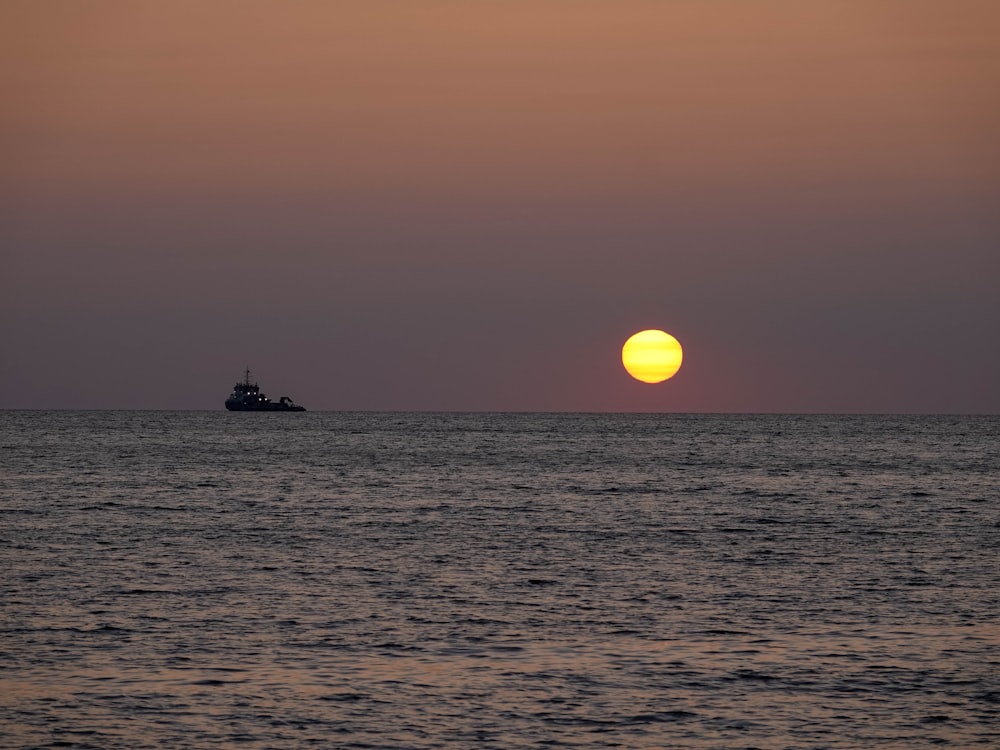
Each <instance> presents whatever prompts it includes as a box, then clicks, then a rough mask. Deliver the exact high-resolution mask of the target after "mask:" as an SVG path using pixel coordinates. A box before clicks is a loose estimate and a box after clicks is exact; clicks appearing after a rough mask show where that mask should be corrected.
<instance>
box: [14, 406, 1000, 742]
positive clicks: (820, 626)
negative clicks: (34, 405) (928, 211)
mask: <svg viewBox="0 0 1000 750" xmlns="http://www.w3.org/2000/svg"><path fill="white" fill-rule="evenodd" d="M998 551H1000V418H997V417H948V416H934V417H889V416H722V415H711V416H697V415H645V416H643V415H604V414H601V415H597V414H594V415H573V414H360V413H313V412H307V413H305V414H254V413H226V412H222V411H220V412H218V413H207V412H176V413H170V412H4V413H0V744H2V746H4V747H44V748H48V747H79V748H144V747H149V748H164V747H171V748H184V747H243V748H256V747H260V748H265V747H266V748H300V747H310V746H313V747H343V748H465V747H492V748H517V747H539V746H557V747H558V746H567V747H624V748H762V749H763V748H768V749H769V748H870V747H879V748H914V747H923V746H931V745H945V746H951V747H956V748H972V747H991V748H995V747H998V746H1000V568H998V560H1000V553H998Z"/></svg>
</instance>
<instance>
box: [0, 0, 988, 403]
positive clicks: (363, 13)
mask: <svg viewBox="0 0 1000 750" xmlns="http://www.w3.org/2000/svg"><path fill="white" fill-rule="evenodd" d="M998 91H1000V6H998V5H997V4H996V3H993V2H973V1H971V0H957V1H956V2H950V3H941V2H919V1H907V2H903V1H898V2H886V1H885V0H874V1H869V2H848V1H846V0H836V1H834V0H830V1H829V2H827V1H825V0H816V1H815V2H808V3H804V2H799V1H793V0H782V1H778V0H774V1H770V2H756V1H753V2H746V1H744V0H728V1H726V0H687V1H684V0H675V1H671V2H663V1H654V0H647V1H641V0H625V1H623V2H603V1H598V0H590V1H587V0H580V1H574V2H570V1H569V0H558V1H557V0H534V1H532V2H527V1H525V2H518V1H516V0H515V1H512V0H506V1H504V2H500V1H499V0H498V1H496V2H490V1H482V2H470V1H469V0H464V1H463V2H420V3H413V2H404V1H402V0H400V1H398V2H388V1H387V2H379V1H377V0H376V1H374V2H363V3H362V2H345V3H339V2H294V3H278V2H257V1H250V2H248V1H243V2H238V3H237V2H221V1H209V2H204V1H200V2H171V3H157V2H102V1H100V0H97V1H95V2H88V3H76V2H68V1H66V2H56V1H52V2H44V1H42V2H38V1H35V0H31V1H25V2H18V1H12V0H8V2H6V3H5V4H4V5H3V6H2V7H0V94H2V97H3V102H4V106H3V107H2V110H0V148H2V160H3V164H4V168H3V170H2V171H0V195H2V196H3V197H4V201H3V203H4V204H5V205H4V207H3V208H0V222H2V223H0V232H2V235H0V241H2V245H0V247H2V253H3V262H4V265H5V266H6V267H7V268H8V273H7V274H5V277H4V280H3V281H0V285H2V286H0V291H2V293H3V298H4V299H3V301H2V302H0V316H2V317H0V333H2V334H4V335H5V337H6V338H7V340H8V342H10V344H9V345H10V347H11V350H12V351H16V352H18V353H19V354H18V356H16V357H8V358H5V360H4V362H3V363H2V364H0V390H2V393H0V406H5V407H17V406H35V407H45V406H53V407H73V406H94V407H101V406H107V407H117V406H122V407H135V408H142V407H146V406H148V407H192V408H215V407H216V406H218V404H216V401H219V400H220V399H221V398H222V397H224V394H222V395H221V396H220V393H221V391H225V390H227V389H228V387H229V385H230V383H229V381H230V380H233V379H234V377H235V375H236V374H238V373H239V372H240V371H241V369H242V367H243V366H244V364H247V363H249V364H251V366H253V367H255V369H257V370H258V371H260V373H261V378H262V380H263V384H264V385H266V384H267V382H268V380H278V381H280V382H278V383H275V384H274V387H275V388H283V389H286V390H289V391H294V392H295V394H296V396H297V398H298V399H299V400H301V401H303V402H306V403H307V405H312V406H314V407H316V408H331V409H333V408H348V409H354V408H361V409H367V408H378V409H381V408H388V409H425V408H430V409H554V410H563V409H572V410H607V409H611V410H633V409H634V410H642V411H645V410H652V411H661V410H662V411H675V410H679V411H730V410H733V411H758V410H765V411H769V410H778V411H798V410H807V411H811V410H819V411H827V410H831V411H855V410H857V411H867V410H875V411H897V410H902V411H940V410H945V411H951V410H955V411H996V410H997V409H998V408H1000V397H998V396H997V394H996V390H997V389H996V388H995V383H996V382H1000V355H998V354H997V353H996V352H995V351H994V349H996V347H995V346H993V347H991V346H988V345H986V341H988V340H989V339H990V338H991V337H995V331H996V329H997V324H998V323H1000V303H998V302H997V299H998V298H1000V289H998V284H997V282H996V278H998V277H1000V274H998V271H1000V268H998V260H997V258H998V253H997V246H998V244H997V240H998V239H1000V220H998V219H997V216H996V214H997V211H996V205H997V197H998V187H1000V138H998V137H997V133H998V132H1000V95H998V94H997V92H998ZM651 326H652V327H658V328H664V329H666V330H668V331H671V332H672V333H674V334H675V335H677V336H678V338H680V339H681V341H682V343H683V344H684V345H685V353H686V359H685V366H684V369H683V370H682V372H681V373H680V374H679V375H678V376H677V377H676V378H675V379H673V380H672V381H670V382H669V384H664V385H663V386H657V387H653V388H650V387H648V386H639V385H637V384H634V383H632V382H630V381H629V379H628V378H627V376H626V375H624V373H623V372H621V368H620V365H619V364H618V363H617V361H616V356H617V355H616V352H617V349H618V348H619V347H620V345H621V342H622V341H624V339H625V338H626V337H627V336H628V335H629V334H631V333H632V332H634V331H636V330H639V329H640V328H645V327H651ZM243 327H245V329H246V330H249V331H250V332H251V333H250V334H249V335H246V336H244V335H240V336H234V335H232V332H233V331H234V330H236V329H240V330H243ZM254 330H257V331H259V333H260V335H259V336H254V335H253V333H252V332H253V331H254ZM74 371H75V372H78V373H79V374H80V375H79V378H80V380H81V382H82V383H83V384H84V387H80V388H78V389H74V390H67V387H66V385H65V383H66V374H67V372H74ZM220 380H221V382H220ZM149 382H153V383H155V384H156V387H155V388H154V389H153V393H152V394H151V393H149V392H148V391H147V389H146V388H144V387H142V386H141V385H140V384H142V383H149ZM307 396H308V398H307ZM310 401H311V402H312V403H311V404H310V403H309V402H310ZM220 403H221V402H220Z"/></svg>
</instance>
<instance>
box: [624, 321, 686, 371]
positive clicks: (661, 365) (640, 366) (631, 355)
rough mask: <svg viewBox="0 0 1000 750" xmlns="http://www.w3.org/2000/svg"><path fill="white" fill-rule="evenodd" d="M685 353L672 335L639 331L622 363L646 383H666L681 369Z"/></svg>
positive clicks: (626, 348)
mask: <svg viewBox="0 0 1000 750" xmlns="http://www.w3.org/2000/svg"><path fill="white" fill-rule="evenodd" d="M683 358H684V352H683V351H682V350H681V345H680V342H679V341H678V340H677V339H675V338H674V337H673V336H671V335H670V334H669V333H665V332H663V331H657V330H649V331H639V333H637V334H635V335H633V336H631V337H630V338H629V340H628V341H626V342H625V346H623V347H622V364H623V365H625V369H626V370H627V371H628V374H629V375H631V376H632V377H633V378H635V379H636V380H641V381H642V382H643V383H662V382H663V381H664V380H666V379H667V378H672V377H673V376H674V375H675V374H676V373H677V371H678V370H679V369H681V360H682V359H683Z"/></svg>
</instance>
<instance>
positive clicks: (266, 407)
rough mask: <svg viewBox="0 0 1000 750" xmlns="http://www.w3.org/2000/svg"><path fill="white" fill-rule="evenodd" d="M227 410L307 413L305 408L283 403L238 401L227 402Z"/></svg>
mask: <svg viewBox="0 0 1000 750" xmlns="http://www.w3.org/2000/svg"><path fill="white" fill-rule="evenodd" d="M226 408H227V409H228V410H229V411H305V410H306V407H304V406H297V405H293V406H289V405H288V404H282V403H280V402H279V403H274V402H272V403H269V404H241V403H239V402H238V401H226Z"/></svg>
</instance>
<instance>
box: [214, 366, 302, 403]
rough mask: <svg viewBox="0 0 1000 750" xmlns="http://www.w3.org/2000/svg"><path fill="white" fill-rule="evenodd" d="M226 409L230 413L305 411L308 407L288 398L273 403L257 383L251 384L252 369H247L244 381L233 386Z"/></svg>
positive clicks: (284, 397) (283, 397)
mask: <svg viewBox="0 0 1000 750" xmlns="http://www.w3.org/2000/svg"><path fill="white" fill-rule="evenodd" d="M226 408H227V409H229V411H305V410H306V407H304V406H299V405H298V404H296V403H295V402H294V401H292V400H291V399H290V398H288V396H282V397H281V398H280V399H278V400H277V401H272V400H271V399H269V398H268V397H267V396H266V395H265V394H263V393H261V391H260V386H259V385H257V383H251V382H250V368H249V367H248V368H246V371H245V372H244V374H243V381H242V382H237V383H236V385H234V386H233V392H232V393H230V394H229V398H227V399H226Z"/></svg>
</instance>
